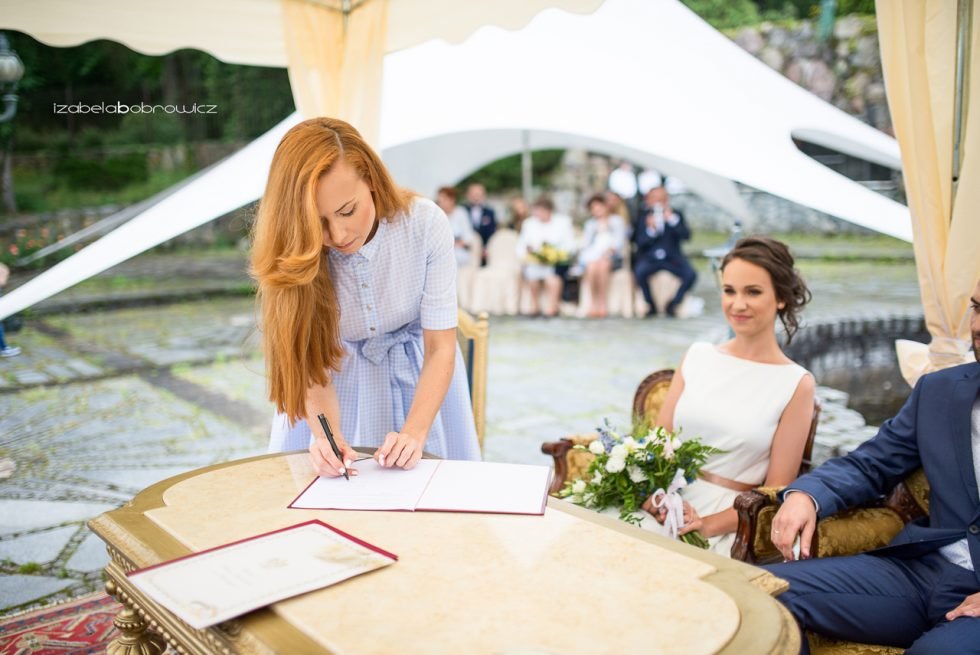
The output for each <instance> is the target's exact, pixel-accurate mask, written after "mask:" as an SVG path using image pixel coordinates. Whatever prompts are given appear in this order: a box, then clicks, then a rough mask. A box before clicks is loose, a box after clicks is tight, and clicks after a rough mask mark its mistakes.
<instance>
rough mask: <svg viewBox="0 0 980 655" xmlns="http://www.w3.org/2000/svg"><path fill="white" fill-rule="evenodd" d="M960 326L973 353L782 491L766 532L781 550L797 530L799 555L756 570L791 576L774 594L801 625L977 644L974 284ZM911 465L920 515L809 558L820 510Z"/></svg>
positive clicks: (978, 329)
mask: <svg viewBox="0 0 980 655" xmlns="http://www.w3.org/2000/svg"><path fill="white" fill-rule="evenodd" d="M970 332H971V337H972V340H973V350H974V354H975V355H976V357H977V362H974V363H970V364H963V365H961V366H955V367H953V368H948V369H944V370H941V371H938V372H936V373H931V374H929V375H925V376H923V377H922V378H921V379H920V380H919V382H918V384H916V385H915V389H914V390H913V391H912V394H911V395H910V396H909V399H908V400H907V401H906V403H905V405H904V406H903V407H902V409H901V411H899V413H898V415H897V416H895V417H894V418H892V419H889V420H888V421H886V422H885V423H884V424H883V425H882V426H881V429H880V430H879V431H878V434H877V435H875V437H874V438H873V439H870V440H869V441H867V442H865V443H864V444H862V445H861V446H860V447H858V448H857V449H855V450H854V451H853V452H852V453H850V454H849V455H847V456H846V457H840V458H837V459H833V460H831V461H829V462H827V463H826V464H824V465H823V466H821V467H819V468H817V469H816V470H814V471H813V472H811V473H809V474H807V475H804V476H803V477H801V478H799V479H798V480H797V481H796V482H794V483H793V484H791V485H790V486H789V487H787V489H786V491H784V492H783V504H782V507H780V509H779V512H777V513H776V516H775V518H774V519H773V522H772V541H773V543H774V544H775V545H776V547H777V548H779V550H780V552H781V553H782V554H783V556H784V557H785V558H786V559H787V560H791V559H793V543H794V540H795V538H796V536H797V535H800V556H801V558H802V559H803V560H804V561H788V562H786V563H784V564H773V565H770V566H767V567H766V568H767V569H769V570H770V571H771V572H772V573H774V574H775V575H777V576H779V577H780V578H783V579H785V580H787V581H789V583H790V588H789V591H787V592H785V593H784V594H782V595H781V596H780V597H779V600H780V601H782V602H783V603H784V604H785V605H786V607H787V608H788V609H789V610H790V612H792V613H793V616H795V617H796V620H797V621H798V622H799V624H800V627H801V628H803V629H805V630H812V631H813V632H817V633H819V634H822V635H826V636H828V637H832V638H835V639H844V640H848V641H857V642H862V643H870V644H884V645H889V646H897V647H900V648H908V650H907V651H906V652H907V653H912V654H917V653H956V654H957V655H960V654H965V653H980V491H978V489H977V479H978V478H980V398H978V396H977V393H978V390H980V282H978V283H977V286H976V289H974V291H973V296H972V298H971V307H970ZM919 467H922V468H923V469H924V471H925V474H926V478H927V479H928V480H929V486H930V493H929V516H928V518H925V519H923V520H920V521H917V522H914V523H910V524H908V525H907V526H905V528H904V529H903V530H902V531H901V532H899V533H898V535H897V536H896V537H895V539H893V540H892V542H891V543H890V544H889V545H888V546H886V547H885V548H879V549H877V550H874V551H871V552H870V553H865V554H862V555H854V556H851V557H831V558H826V559H807V558H808V557H809V554H810V541H811V539H812V537H813V533H814V530H815V529H816V523H817V517H818V516H819V517H821V518H823V517H826V516H830V515H832V514H834V513H835V512H838V511H840V510H842V509H844V508H847V507H853V506H855V505H861V504H862V503H868V502H870V501H872V500H875V499H876V498H878V497H879V496H882V495H883V494H886V493H887V492H888V491H889V490H890V489H891V488H892V487H894V486H895V485H896V484H897V483H898V482H899V481H901V480H902V479H904V478H905V477H906V476H908V475H909V474H910V473H912V472H914V471H915V470H917V469H918V468H919ZM801 652H803V653H808V652H809V649H808V646H807V643H806V639H805V638H804V640H803V648H802V650H801Z"/></svg>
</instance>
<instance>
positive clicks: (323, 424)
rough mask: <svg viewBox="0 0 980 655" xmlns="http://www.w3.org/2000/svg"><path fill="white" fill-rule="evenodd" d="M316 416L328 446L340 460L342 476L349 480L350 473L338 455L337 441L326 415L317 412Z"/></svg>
mask: <svg viewBox="0 0 980 655" xmlns="http://www.w3.org/2000/svg"><path fill="white" fill-rule="evenodd" d="M317 418H318V419H320V426H321V427H322V428H323V431H324V432H325V433H326V435H327V441H329V442H330V448H332V449H333V454H334V456H335V457H336V458H337V459H338V460H340V466H341V467H343V468H341V469H340V470H341V471H343V472H344V477H345V478H347V480H348V481H350V475H348V474H347V466H346V465H345V464H344V458H343V457H341V456H340V448H337V442H336V441H334V438H333V431H332V430H331V429H330V424H329V423H327V417H326V416H324V415H323V414H317Z"/></svg>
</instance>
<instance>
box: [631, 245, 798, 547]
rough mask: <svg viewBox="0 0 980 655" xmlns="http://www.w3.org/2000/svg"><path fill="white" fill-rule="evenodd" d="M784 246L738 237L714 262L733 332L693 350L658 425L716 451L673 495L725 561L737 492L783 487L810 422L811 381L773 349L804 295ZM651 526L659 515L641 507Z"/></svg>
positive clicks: (789, 334)
mask: <svg viewBox="0 0 980 655" xmlns="http://www.w3.org/2000/svg"><path fill="white" fill-rule="evenodd" d="M793 263H794V262H793V256H792V255H791V254H790V252H789V249H788V248H787V247H786V245H785V244H783V243H781V242H779V241H777V240H775V239H770V238H768V237H749V238H745V239H741V240H740V241H739V242H738V243H736V244H735V247H734V248H733V249H732V250H731V251H730V252H729V253H728V255H726V256H725V258H724V260H723V261H722V302H721V304H722V309H723V311H724V313H725V318H726V320H727V321H728V324H729V325H730V326H731V328H732V332H733V333H734V334H735V336H734V338H732V339H729V340H728V341H726V342H724V343H721V344H718V345H714V344H709V343H695V344H693V345H692V346H691V347H690V348H689V349H688V351H687V354H685V356H684V359H683V360H682V361H681V364H680V366H678V368H677V371H676V373H675V374H674V378H673V381H672V382H671V385H670V389H669V390H668V392H667V395H666V397H665V399H664V404H663V407H662V408H661V410H660V415H659V417H658V420H657V423H658V425H662V426H663V427H664V428H666V429H668V430H682V433H681V437H680V438H681V439H685V438H693V437H700V438H701V440H702V441H703V442H704V443H705V444H707V445H711V446H714V447H715V448H719V449H721V450H722V451H724V452H722V453H719V454H716V455H713V456H712V457H711V458H710V459H709V460H708V462H707V463H706V464H705V466H704V469H703V470H702V473H701V477H700V479H698V480H695V481H694V482H693V483H691V484H690V485H688V486H687V487H686V488H684V489H683V490H682V491H681V495H682V496H683V497H684V501H685V502H684V527H683V528H682V529H681V531H680V532H681V533H682V534H683V533H686V532H690V531H692V530H699V531H700V532H701V534H702V535H704V536H705V537H707V538H708V541H709V543H710V544H711V550H712V551H714V552H716V553H718V554H722V555H726V556H727V555H729V554H730V552H731V547H732V544H733V542H734V541H735V529H736V528H737V526H738V515H737V514H736V512H735V510H734V509H733V507H732V504H733V502H734V500H735V497H736V496H738V494H739V493H741V492H742V491H746V490H748V489H752V488H755V487H757V486H760V485H765V486H782V485H787V484H789V483H790V482H792V481H793V480H794V479H796V476H797V473H798V471H799V468H800V462H801V460H802V458H803V448H804V446H805V445H806V439H807V435H808V433H809V427H810V422H811V420H812V417H813V396H814V388H815V383H814V379H813V376H812V375H811V374H810V373H809V372H807V370H806V369H804V368H803V367H801V366H799V365H798V364H796V363H794V362H793V361H792V360H790V359H789V358H788V357H786V355H785V354H783V351H782V350H781V349H780V347H779V343H778V341H777V340H776V329H775V322H776V318H779V320H780V322H781V323H782V325H783V328H784V329H785V332H786V342H787V343H789V341H790V340H791V339H792V338H793V335H794V334H795V333H796V330H797V328H798V327H799V321H800V319H799V312H800V310H801V309H802V307H803V305H805V304H806V303H807V302H809V300H810V292H809V290H808V289H807V287H806V284H805V283H804V281H803V279H802V278H801V277H800V275H799V273H798V272H797V271H796V269H795V268H794V267H793ZM644 509H646V510H647V511H651V512H652V513H654V515H655V516H656V517H657V518H658V519H659V520H662V519H663V512H662V511H660V512H658V511H657V510H655V509H654V508H653V505H652V502H651V500H648V501H647V502H646V503H645V504H644Z"/></svg>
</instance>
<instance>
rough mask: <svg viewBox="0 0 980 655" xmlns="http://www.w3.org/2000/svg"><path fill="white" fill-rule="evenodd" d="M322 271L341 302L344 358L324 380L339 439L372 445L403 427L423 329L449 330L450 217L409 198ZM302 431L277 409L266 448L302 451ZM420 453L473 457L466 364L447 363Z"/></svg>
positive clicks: (452, 289)
mask: <svg viewBox="0 0 980 655" xmlns="http://www.w3.org/2000/svg"><path fill="white" fill-rule="evenodd" d="M328 256H329V257H330V274H331V277H332V278H333V283H334V289H336V291H337V299H338V301H339V303H340V335H341V341H342V343H343V346H344V349H345V350H346V351H347V356H346V357H345V358H344V361H343V364H342V366H341V370H340V371H339V372H336V373H334V375H333V381H334V385H335V386H336V388H337V397H338V400H339V401H340V423H341V427H342V428H343V434H344V437H345V438H346V439H347V441H348V443H350V444H351V445H353V446H365V447H377V446H380V445H381V443H382V442H383V441H384V438H385V435H387V434H388V433H389V432H397V431H399V430H401V429H402V425H403V424H404V423H405V418H406V417H407V416H408V410H409V409H410V408H411V406H412V398H413V397H414V395H415V388H416V385H417V384H418V381H419V375H420V373H421V371H422V351H423V340H422V330H423V329H427V330H446V329H449V328H454V327H456V257H455V254H454V250H453V233H452V230H451V228H450V225H449V219H447V218H446V215H445V214H444V213H443V211H442V210H441V209H439V208H438V207H437V206H436V205H435V203H433V202H432V201H430V200H426V199H423V198H417V199H416V200H415V201H414V202H413V203H412V207H411V209H410V210H409V213H408V215H399V216H397V217H395V218H394V219H391V220H388V219H382V220H381V221H380V223H379V225H378V230H377V232H376V233H375V235H374V238H373V239H371V241H369V242H368V243H366V244H365V245H364V246H363V247H362V248H361V249H360V250H358V251H357V252H355V253H352V254H349V255H345V254H342V253H339V252H337V251H336V250H332V249H331V250H330V251H329V255H328ZM311 438H312V437H311V434H310V428H309V426H308V425H307V424H306V421H303V420H300V421H298V422H297V423H296V424H295V425H291V424H290V421H289V419H288V418H287V417H286V416H285V415H283V414H279V413H277V414H276V416H275V418H274V419H273V422H272V434H271V436H270V439H269V451H270V452H282V451H287V450H299V449H306V448H308V447H309V445H310V440H311ZM425 450H426V452H429V453H432V454H433V455H437V456H439V457H443V458H446V459H472V460H478V459H480V446H479V443H478V441H477V438H476V428H475V427H474V423H473V409H472V407H471V406H470V398H469V389H468V385H467V382H466V369H465V367H464V365H463V359H462V355H461V353H460V351H459V347H458V346H457V347H456V368H455V371H454V373H453V379H452V382H451V383H450V385H449V391H448V392H447V393H446V398H445V400H443V403H442V408H441V409H440V410H439V413H438V414H437V415H436V418H435V421H433V423H432V428H431V429H430V430H429V437H428V440H427V441H426V443H425Z"/></svg>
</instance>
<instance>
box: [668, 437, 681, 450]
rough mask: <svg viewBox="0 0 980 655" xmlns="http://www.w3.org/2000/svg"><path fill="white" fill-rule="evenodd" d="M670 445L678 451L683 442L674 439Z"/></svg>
mask: <svg viewBox="0 0 980 655" xmlns="http://www.w3.org/2000/svg"><path fill="white" fill-rule="evenodd" d="M670 445H671V446H672V447H673V449H674V450H677V449H678V448H680V447H681V440H680V439H678V438H677V437H674V439H673V441H671V442H670Z"/></svg>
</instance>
